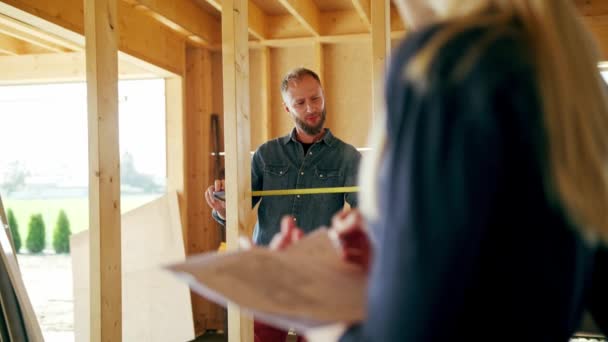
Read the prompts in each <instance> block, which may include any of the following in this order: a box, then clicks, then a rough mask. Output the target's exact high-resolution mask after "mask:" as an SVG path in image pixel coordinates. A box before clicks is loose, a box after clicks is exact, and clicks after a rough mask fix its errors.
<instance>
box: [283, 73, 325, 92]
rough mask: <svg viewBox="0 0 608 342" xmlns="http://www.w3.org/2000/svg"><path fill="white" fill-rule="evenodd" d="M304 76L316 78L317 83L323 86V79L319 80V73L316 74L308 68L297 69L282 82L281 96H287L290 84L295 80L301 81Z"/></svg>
mask: <svg viewBox="0 0 608 342" xmlns="http://www.w3.org/2000/svg"><path fill="white" fill-rule="evenodd" d="M304 76H310V77H312V78H314V79H315V80H317V82H319V85H321V79H320V78H319V75H317V73H315V72H314V71H312V70H310V69H306V68H295V69H293V70H291V71H290V72H288V73H287V74H286V75H285V77H283V81H281V94H285V93H286V92H287V89H288V88H289V82H291V81H294V80H295V81H299V80H301V79H302V78H303V77H304Z"/></svg>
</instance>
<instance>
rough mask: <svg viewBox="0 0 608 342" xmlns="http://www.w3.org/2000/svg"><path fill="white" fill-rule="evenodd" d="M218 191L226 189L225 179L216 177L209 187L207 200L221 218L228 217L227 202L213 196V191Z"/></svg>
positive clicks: (206, 193) (206, 195) (206, 194)
mask: <svg viewBox="0 0 608 342" xmlns="http://www.w3.org/2000/svg"><path fill="white" fill-rule="evenodd" d="M217 191H224V180H223V179H221V180H220V179H216V180H215V181H214V182H213V185H212V186H210V187H208V188H207V191H205V200H207V205H209V207H211V209H213V210H215V211H216V212H217V213H218V215H219V216H220V217H221V218H223V219H226V202H224V201H222V200H219V199H217V198H215V197H213V193H214V192H217Z"/></svg>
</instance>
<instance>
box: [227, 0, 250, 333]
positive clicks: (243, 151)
mask: <svg viewBox="0 0 608 342" xmlns="http://www.w3.org/2000/svg"><path fill="white" fill-rule="evenodd" d="M247 2H248V0H224V1H223V3H222V9H223V10H222V58H223V80H224V139H225V140H224V141H225V143H224V145H225V151H226V157H225V159H226V205H227V215H226V216H227V217H226V219H227V220H226V242H227V245H228V249H229V250H234V249H237V248H238V237H239V235H246V234H248V232H249V231H250V227H249V225H250V224H251V222H249V221H250V219H249V218H250V217H251V215H250V213H251V156H250V154H249V151H250V145H251V141H250V135H251V131H250V122H249V118H250V113H249V111H250V105H249V48H248V31H247V13H248V8H247ZM228 341H230V342H236V341H242V342H249V341H253V322H252V321H251V320H250V319H248V318H247V317H246V316H243V315H241V312H240V310H239V309H238V308H237V307H235V306H233V305H229V306H228Z"/></svg>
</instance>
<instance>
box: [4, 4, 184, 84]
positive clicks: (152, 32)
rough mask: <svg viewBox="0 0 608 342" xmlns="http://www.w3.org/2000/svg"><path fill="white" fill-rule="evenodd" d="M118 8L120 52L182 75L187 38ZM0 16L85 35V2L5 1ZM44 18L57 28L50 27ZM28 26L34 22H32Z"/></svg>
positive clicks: (125, 7) (131, 10)
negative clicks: (21, 19) (18, 18)
mask: <svg viewBox="0 0 608 342" xmlns="http://www.w3.org/2000/svg"><path fill="white" fill-rule="evenodd" d="M117 6H118V13H117V15H118V17H117V18H113V19H114V20H116V21H117V25H118V31H119V33H120V35H119V43H118V46H119V49H120V50H121V51H123V52H126V53H128V54H130V55H132V56H134V57H137V58H139V59H142V60H144V61H146V62H148V63H151V64H154V65H156V66H159V67H161V68H164V69H166V70H169V71H171V72H173V73H175V74H179V75H181V74H182V73H183V64H184V63H183V60H184V44H185V38H184V37H183V36H182V35H180V34H179V33H177V32H175V31H173V30H171V29H170V28H168V27H166V26H164V25H163V24H161V23H159V22H158V21H156V20H155V19H153V18H151V17H149V16H147V15H146V14H145V13H143V12H142V11H138V10H136V9H134V8H133V6H131V5H129V4H127V3H125V2H123V1H120V2H118V5H117ZM0 12H1V13H3V14H5V15H7V16H11V17H20V18H24V17H27V19H28V20H30V21H32V22H34V21H35V22H36V26H37V27H42V28H43V27H45V26H53V25H55V26H60V27H62V28H64V29H67V30H69V31H71V32H74V33H76V34H77V35H84V15H83V13H84V8H83V1H82V0H61V1H39V0H3V2H1V3H0ZM24 13H25V14H26V15H24ZM40 18H41V19H44V20H45V21H47V22H50V23H51V24H53V25H48V24H47V23H45V22H44V21H42V20H40ZM24 19H25V18H24ZM28 23H30V22H29V21H28ZM51 32H58V30H56V29H55V30H53V31H51ZM61 34H63V32H61ZM61 37H63V35H61ZM69 38H70V41H73V42H75V41H78V40H79V37H77V36H76V37H74V36H73V35H72V36H71V37H69Z"/></svg>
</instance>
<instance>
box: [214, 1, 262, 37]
mask: <svg viewBox="0 0 608 342" xmlns="http://www.w3.org/2000/svg"><path fill="white" fill-rule="evenodd" d="M206 1H207V3H209V4H210V5H211V6H213V7H214V8H215V9H216V10H218V11H220V12H221V11H222V3H221V2H220V1H217V0H206ZM247 5H248V6H249V14H248V21H249V23H248V25H249V34H251V35H252V36H254V37H255V38H256V39H260V40H261V39H265V38H266V25H267V21H268V20H267V19H266V17H267V16H266V13H264V11H263V10H262V9H261V8H260V6H258V5H257V4H256V3H255V2H253V1H251V0H249V2H248V4H247Z"/></svg>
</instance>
